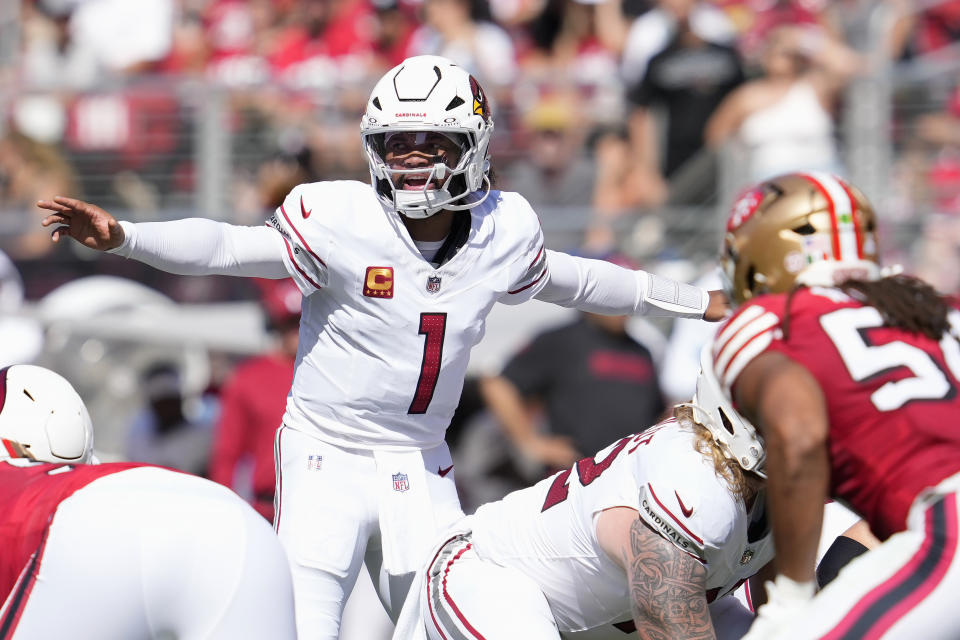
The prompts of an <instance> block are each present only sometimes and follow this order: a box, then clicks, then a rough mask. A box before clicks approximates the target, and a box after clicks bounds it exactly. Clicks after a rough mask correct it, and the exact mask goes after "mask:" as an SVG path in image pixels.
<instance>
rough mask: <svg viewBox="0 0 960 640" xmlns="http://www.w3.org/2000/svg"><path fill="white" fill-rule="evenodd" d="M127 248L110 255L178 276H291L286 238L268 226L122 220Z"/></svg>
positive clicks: (123, 245)
mask: <svg viewBox="0 0 960 640" xmlns="http://www.w3.org/2000/svg"><path fill="white" fill-rule="evenodd" d="M120 226H121V227H123V233H124V240H123V244H121V245H120V246H119V247H116V248H115V249H111V250H110V251H109V253H115V254H117V255H121V256H123V257H125V258H133V259H134V260H139V261H140V262H143V263H146V264H148V265H150V266H151V267H156V268H157V269H160V270H162V271H167V272H170V273H177V274H180V275H230V276H252V277H259V278H273V279H278V278H286V277H288V276H289V274H288V273H287V268H286V266H285V265H284V262H283V256H284V252H285V251H286V249H285V246H284V242H283V238H282V237H281V236H280V234H279V233H277V232H276V230H274V229H271V228H270V227H267V226H263V227H242V226H236V225H231V224H227V223H225V222H215V221H213V220H207V219H205V218H187V219H185V220H174V221H171V222H141V223H136V224H134V223H132V222H126V221H121V222H120Z"/></svg>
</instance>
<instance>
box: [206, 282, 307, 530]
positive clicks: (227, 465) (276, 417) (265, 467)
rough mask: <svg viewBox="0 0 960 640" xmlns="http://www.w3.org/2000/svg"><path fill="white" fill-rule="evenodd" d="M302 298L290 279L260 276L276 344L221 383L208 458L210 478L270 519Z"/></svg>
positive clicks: (263, 298)
mask: <svg viewBox="0 0 960 640" xmlns="http://www.w3.org/2000/svg"><path fill="white" fill-rule="evenodd" d="M300 300H301V294H300V290H299V289H297V286H296V284H294V282H293V281H292V280H266V281H264V284H263V297H262V303H263V307H264V311H265V314H266V317H267V320H268V330H269V331H270V333H271V334H272V335H274V336H275V339H276V346H275V347H273V348H272V349H271V350H270V351H269V352H268V353H265V354H262V355H259V356H254V357H252V358H249V359H247V360H245V361H243V362H241V363H240V364H239V365H238V366H237V368H236V369H235V370H234V371H233V373H232V374H231V375H230V377H229V378H227V380H226V382H224V384H223V388H222V390H221V392H220V414H219V417H218V418H217V425H216V430H215V434H214V438H213V452H212V455H211V457H210V479H211V480H214V481H215V482H219V483H220V484H223V485H226V486H228V487H231V488H232V489H234V490H235V491H237V493H239V494H240V495H241V496H244V497H245V498H246V499H247V501H248V502H250V504H252V505H253V508H254V509H256V510H257V513H259V514H260V515H262V516H263V517H264V518H266V519H267V520H269V521H270V522H273V515H274V508H273V500H274V489H275V486H276V475H275V474H276V470H275V468H274V459H273V458H274V456H273V447H274V438H275V436H276V433H277V425H279V424H280V419H281V418H282V417H283V410H284V407H285V406H286V403H287V392H288V391H290V384H291V383H292V382H293V366H294V361H295V359H296V356H297V344H298V342H299V330H300ZM241 476H243V477H241Z"/></svg>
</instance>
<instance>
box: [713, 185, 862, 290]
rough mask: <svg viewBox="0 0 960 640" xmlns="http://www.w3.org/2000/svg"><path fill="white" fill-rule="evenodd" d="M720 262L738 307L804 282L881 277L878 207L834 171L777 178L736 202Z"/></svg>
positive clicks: (829, 283)
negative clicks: (878, 243)
mask: <svg viewBox="0 0 960 640" xmlns="http://www.w3.org/2000/svg"><path fill="white" fill-rule="evenodd" d="M720 263H721V266H722V267H723V273H724V277H725V279H726V280H727V283H726V284H727V292H728V294H729V296H730V299H731V301H732V302H733V304H734V305H738V304H741V303H743V302H744V301H745V300H749V299H750V298H752V297H754V296H757V295H760V294H763V293H783V292H786V291H789V290H790V289H792V288H793V287H794V286H795V285H797V284H805V285H810V286H816V285H819V286H833V285H835V284H838V283H840V282H842V281H843V280H846V279H848V278H854V277H855V278H860V279H864V280H876V279H877V278H879V277H880V264H879V260H878V257H877V239H876V217H875V215H874V212H873V207H872V206H871V205H870V202H869V201H868V200H867V199H866V197H865V196H864V195H863V193H861V192H860V190H859V189H857V188H856V187H854V186H853V185H851V184H849V183H847V182H845V181H844V180H841V179H840V178H838V177H836V176H833V175H830V174H826V173H819V172H809V173H791V174H786V175H782V176H778V177H776V178H771V179H770V180H767V181H766V182H763V183H761V184H760V185H758V186H756V187H754V188H753V189H750V190H749V191H747V192H745V193H744V194H743V195H741V196H740V198H739V199H738V200H737V201H736V203H735V204H734V205H733V209H732V211H731V212H730V217H729V219H728V220H727V231H726V235H725V237H724V242H723V254H722V256H721V258H720Z"/></svg>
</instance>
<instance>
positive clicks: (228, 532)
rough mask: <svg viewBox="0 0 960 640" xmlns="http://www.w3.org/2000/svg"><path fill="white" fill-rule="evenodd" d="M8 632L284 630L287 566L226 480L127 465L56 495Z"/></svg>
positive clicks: (241, 634)
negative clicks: (36, 563)
mask: <svg viewBox="0 0 960 640" xmlns="http://www.w3.org/2000/svg"><path fill="white" fill-rule="evenodd" d="M17 594H18V590H17V589H14V592H13V593H12V594H11V596H10V599H8V602H6V603H5V604H4V611H6V610H7V609H8V608H10V607H11V606H12V605H13V604H15V603H14V602H13V601H12V600H13V599H14V598H15V597H16V596H17ZM2 618H3V616H2V615H0V619H2ZM11 637H12V638H14V639H16V640H33V639H36V640H41V639H42V640H47V639H49V638H71V639H72V640H130V639H131V638H176V639H177V640H201V639H203V640H210V639H216V640H220V639H222V640H227V639H235V638H271V639H274V638H276V639H282V640H288V639H292V638H295V637H296V635H295V629H294V612H293V591H292V587H291V581H290V572H289V568H288V566H287V561H286V558H285V556H284V553H283V549H282V548H281V547H280V544H279V541H278V540H277V539H276V536H275V535H274V532H273V530H272V529H271V528H270V525H269V523H267V522H266V521H265V520H264V519H263V518H262V517H261V516H260V515H259V514H257V513H256V512H255V511H254V510H253V509H252V508H251V507H250V506H249V505H247V504H246V503H244V502H243V501H242V500H241V499H240V498H239V497H238V496H236V495H235V494H234V493H233V492H231V491H230V490H229V489H227V488H226V487H222V486H220V485H218V484H215V483H213V482H210V481H207V480H203V479H201V478H197V477H195V476H190V475H187V474H183V473H177V472H172V471H167V470H164V469H156V468H137V469H130V470H127V471H121V472H118V473H114V474H111V475H108V476H104V477H102V478H99V479H98V480H95V481H94V482H92V483H90V484H89V485H87V486H86V487H84V488H82V489H80V490H78V491H77V492H76V493H74V494H73V495H72V496H70V497H69V498H67V499H65V500H64V501H63V502H62V503H61V504H60V506H59V508H58V509H57V511H56V514H55V515H54V518H53V522H52V524H51V526H50V532H49V535H48V538H47V543H46V546H45V548H44V551H43V555H42V557H41V559H40V567H39V573H38V575H37V579H36V581H35V582H34V584H33V588H32V590H31V591H30V593H29V599H28V600H27V603H26V605H25V606H24V607H23V612H22V614H21V616H20V619H19V622H18V624H17V625H16V628H15V631H14V633H13V635H12V636H11Z"/></svg>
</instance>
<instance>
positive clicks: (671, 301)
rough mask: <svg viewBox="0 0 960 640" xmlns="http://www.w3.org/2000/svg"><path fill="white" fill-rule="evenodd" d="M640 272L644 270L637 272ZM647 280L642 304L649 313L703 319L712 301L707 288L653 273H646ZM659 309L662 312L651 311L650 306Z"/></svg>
mask: <svg viewBox="0 0 960 640" xmlns="http://www.w3.org/2000/svg"><path fill="white" fill-rule="evenodd" d="M637 273H638V274H641V273H644V272H639V271H638V272H637ZM645 275H646V276H647V282H646V285H647V286H646V287H645V292H644V294H643V300H642V304H643V307H644V308H645V309H647V310H646V311H645V312H646V314H647V315H664V316H672V317H675V318H694V319H697V320H699V319H701V318H703V314H704V313H706V311H707V305H708V304H709V303H710V293H709V292H708V291H707V290H706V289H701V288H700V287H695V286H693V285H692V284H684V283H682V282H677V281H676V280H671V279H670V278H664V277H663V276H658V275H656V274H653V273H646V274H645ZM650 307H652V308H653V309H659V310H660V311H663V312H664V313H662V314H657V313H651V312H650V310H649V308H650Z"/></svg>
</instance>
